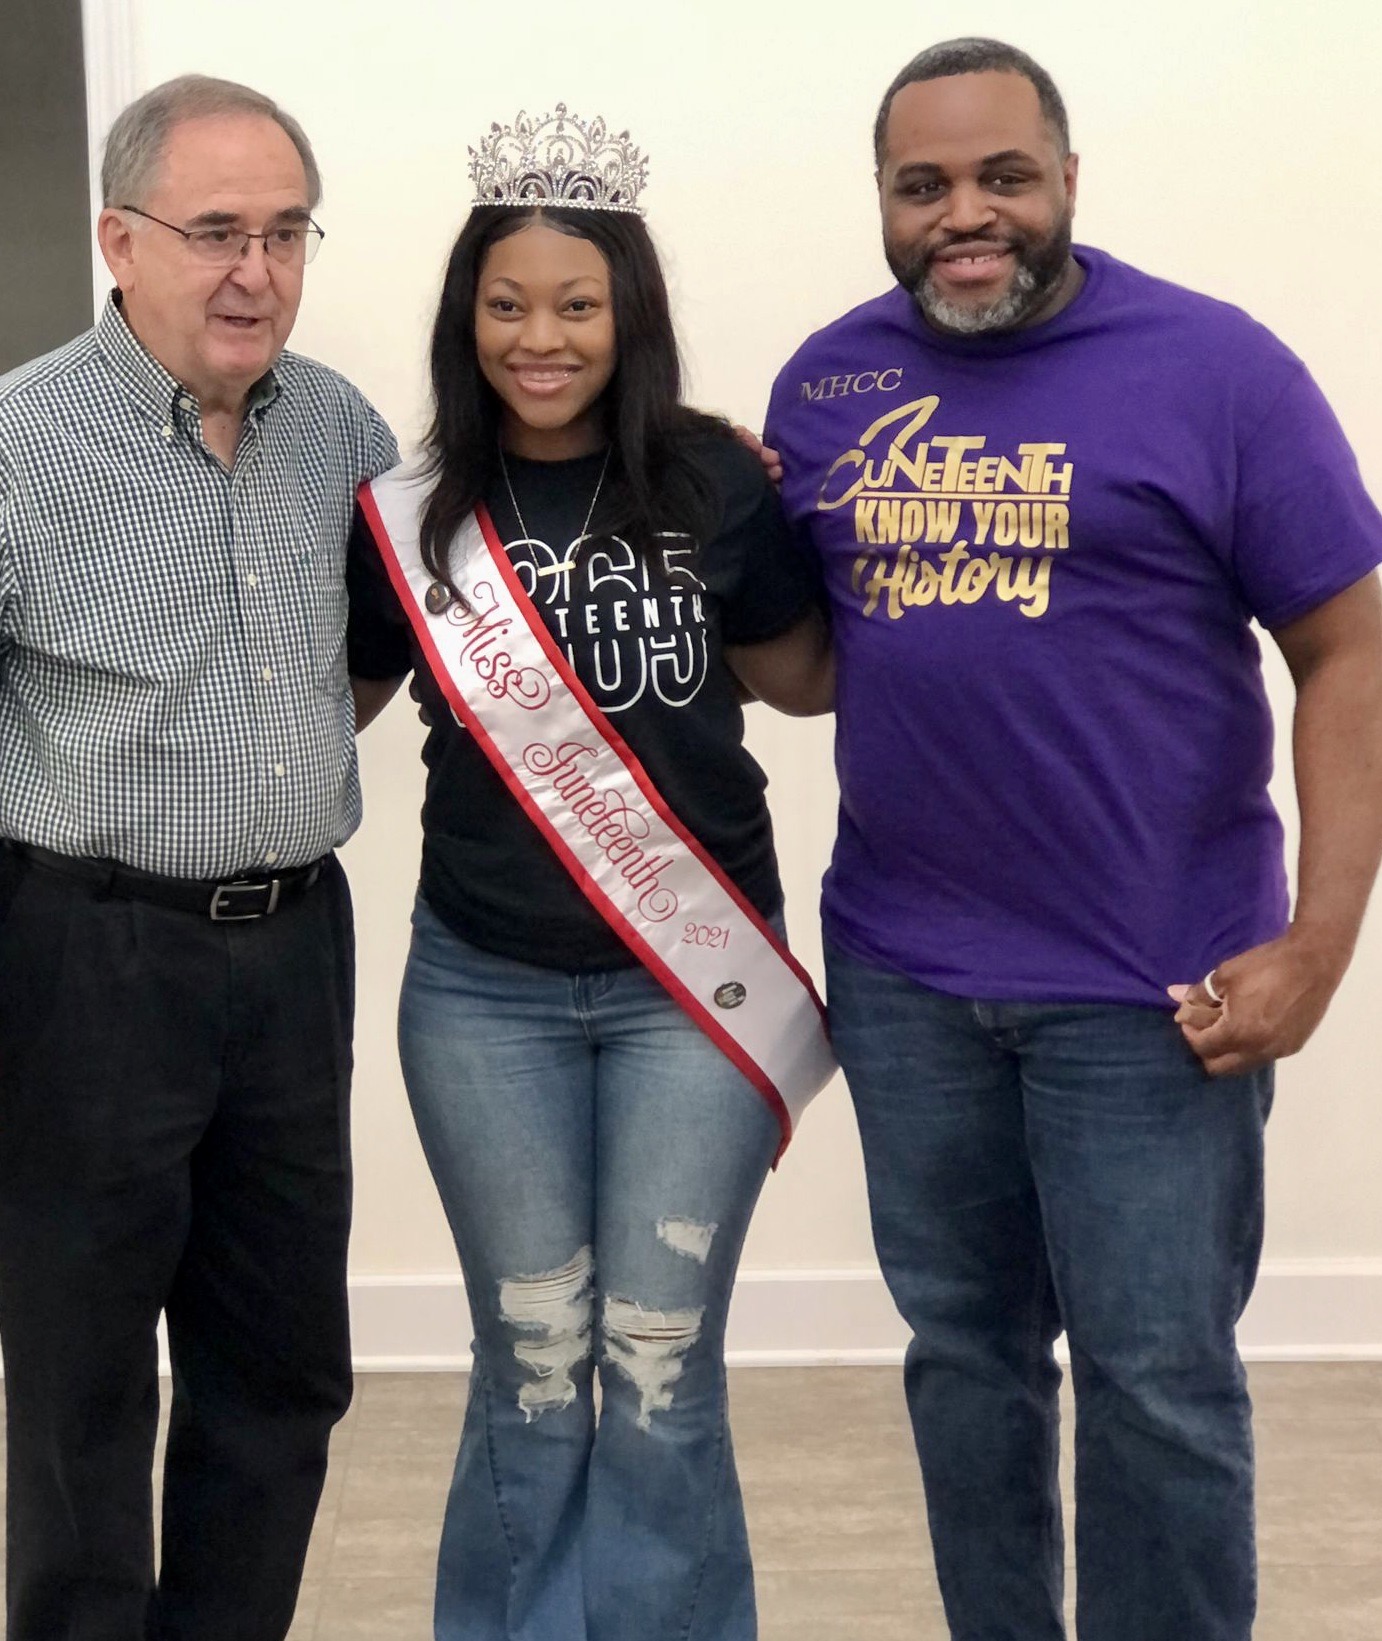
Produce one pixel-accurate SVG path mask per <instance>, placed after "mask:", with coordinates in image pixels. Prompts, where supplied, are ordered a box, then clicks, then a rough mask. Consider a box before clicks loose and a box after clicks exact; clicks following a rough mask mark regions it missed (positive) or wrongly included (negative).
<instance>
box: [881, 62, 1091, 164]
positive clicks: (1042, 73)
mask: <svg viewBox="0 0 1382 1641" xmlns="http://www.w3.org/2000/svg"><path fill="white" fill-rule="evenodd" d="M995 72H996V73H999V74H1020V75H1021V76H1022V78H1023V79H1024V80H1028V81H1030V82H1031V85H1032V88H1033V90H1034V91H1035V92H1036V94H1037V102H1038V103H1039V104H1040V107H1041V112H1042V114H1043V115H1044V116H1045V119H1046V123H1047V125H1049V126H1050V127H1051V133H1052V135H1053V136H1054V137H1055V139H1056V146H1057V148H1058V149H1059V150H1060V156H1061V158H1062V159H1065V158H1066V157H1067V156H1068V155H1069V153H1070V120H1069V118H1068V116H1067V115H1066V112H1065V103H1064V102H1063V101H1062V99H1061V94H1060V92H1059V91H1057V90H1056V82H1055V81H1054V80H1053V79H1052V78H1051V76H1050V75H1049V74H1048V73H1047V72H1046V70H1045V69H1044V68H1043V67H1042V66H1041V64H1040V63H1038V62H1035V61H1034V60H1033V59H1032V58H1030V57H1029V56H1028V55H1027V53H1026V52H1025V51H1019V50H1018V49H1017V47H1016V46H1010V45H1005V44H1004V42H1003V41H1002V40H986V39H982V38H980V37H977V36H971V37H970V38H967V39H961V40H942V41H941V43H940V44H939V45H936V46H928V47H927V48H926V50H925V51H923V52H921V53H920V55H919V56H916V57H913V58H912V60H911V62H910V63H908V64H907V66H906V68H904V69H902V70H901V71H900V72H899V73H898V75H897V78H896V79H895V80H894V81H893V83H892V84H891V85H890V86H889V87H888V89H887V90H886V91H885V92H884V93H883V101H882V102H881V103H880V104H879V106H878V118H877V119H876V120H875V121H874V122H873V157H874V162H875V163H876V164H878V165H882V163H883V148H884V145H885V142H886V140H887V135H888V115H889V114H890V113H891V112H892V106H893V98H894V97H895V96H896V95H897V94H898V92H899V91H901V90H902V88H903V86H907V85H917V84H919V83H920V82H921V81H923V80H948V79H950V78H951V76H952V75H955V74H988V73H995Z"/></svg>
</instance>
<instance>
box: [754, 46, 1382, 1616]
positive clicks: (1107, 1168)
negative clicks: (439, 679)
mask: <svg viewBox="0 0 1382 1641" xmlns="http://www.w3.org/2000/svg"><path fill="white" fill-rule="evenodd" d="M875 141H876V150H877V160H878V188H879V198H880V203H881V207H882V216H883V238H884V246H885V249H886V252H887V257H888V262H889V265H890V267H891V268H892V270H893V273H894V275H895V276H896V279H897V287H896V288H895V289H894V290H891V291H889V292H888V293H887V294H886V295H885V296H882V297H880V298H878V299H877V300H875V301H872V302H868V303H865V304H864V305H863V306H862V307H860V308H857V309H855V310H854V311H853V312H851V313H849V314H846V315H845V316H844V317H843V318H842V319H840V320H838V321H836V322H835V323H834V324H832V325H829V326H827V327H826V329H824V330H823V331H821V332H819V333H818V334H817V335H815V336H813V337H811V338H810V339H809V340H808V341H807V342H806V343H805V345H804V346H803V347H802V348H801V349H800V350H799V351H798V353H797V354H796V355H795V356H794V358H793V359H792V360H791V361H790V362H789V363H788V365H787V366H786V368H785V369H784V370H783V372H782V374H781V376H780V377H779V378H778V381H777V384H776V387H775V389H774V393H773V399H772V405H771V408H770V411H769V419H768V428H767V433H766V435H765V437H766V441H767V443H768V444H769V445H770V446H773V447H775V448H776V449H778V450H779V451H780V452H781V455H782V459H783V463H784V469H785V478H784V498H785V501H786V504H787V507H788V510H789V512H790V513H791V514H792V516H793V517H794V518H795V519H796V520H797V521H798V522H799V523H800V524H801V526H802V527H803V528H804V529H805V531H806V532H807V533H808V534H809V536H810V538H811V540H812V542H813V544H814V546H815V549H816V550H817V552H818V553H819V555H820V558H821V561H822V564H823V569H824V575H825V578H826V582H827V585H828V588H829V592H830V597H831V602H832V606H833V610H834V625H835V644H836V653H837V661H838V706H837V711H838V743H837V763H838V770H839V777H840V788H841V804H840V835H839V841H838V844H837V847H836V850H835V855H834V860H833V862H832V865H831V868H830V872H829V875H828V877H827V879H826V886H825V895H824V906H823V910H824V917H825V924H826V935H827V968H828V977H829V986H830V991H829V1000H830V1009H831V1014H832V1020H833V1029H834V1034H835V1044H836V1047H837V1049H838V1052H839V1056H840V1059H841V1062H842V1064H843V1066H844V1069H845V1072H846V1075H847V1077H848V1079H849V1084H850V1088H851V1091H852V1094H853V1098H854V1101H855V1104H856V1107H857V1110H858V1116H859V1123H860V1128H861V1131H862V1135H863V1142H864V1153H865V1160H866V1164H867V1169H868V1177H869V1191H870V1204H871V1209H872V1215H873V1225H874V1233H875V1237H876V1241H877V1246H878V1251H879V1255H880V1259H881V1262H882V1266H883V1270H884V1274H885V1275H886V1277H887V1280H888V1283H889V1287H890V1289H891V1291H892V1294H893V1296H894V1298H895V1300H896V1302H897V1304H898V1307H899V1309H900V1310H901V1312H902V1314H903V1315H904V1316H905V1318H906V1319H907V1321H908V1323H909V1324H910V1326H911V1328H912V1329H913V1333H914V1338H913V1341H912V1344H911V1346H910V1348H909V1350H908V1354H907V1367H906V1388H907V1396H908V1401H909V1405H910V1409H911V1415H912V1421H913V1425H914V1429H915V1434H916V1441H917V1447H918V1451H919V1453H920V1456H921V1463H922V1471H923V1476H924V1480H925V1486H926V1495H927V1506H928V1513H929V1518H930V1525H931V1533H932V1540H933V1546H934V1550H935V1557H936V1565H937V1570H938V1573H939V1577H940V1584H941V1590H942V1594H943V1596H944V1600H945V1606H946V1612H947V1615H948V1618H949V1622H950V1626H951V1633H952V1635H954V1636H955V1637H956V1638H959V1641H1058V1638H1059V1637H1061V1636H1062V1635H1063V1634H1064V1627H1063V1619H1062V1561H1063V1556H1062V1524H1061V1515H1060V1502H1059V1491H1058V1488H1057V1479H1056V1465H1057V1453H1058V1439H1057V1399H1056V1391H1057V1385H1058V1382H1059V1377H1060V1375H1059V1371H1058V1369H1057V1367H1056V1364H1055V1360H1054V1356H1053V1348H1052V1347H1053V1343H1054V1341H1055V1339H1056V1337H1057V1335H1058V1333H1059V1332H1060V1331H1061V1330H1062V1329H1064V1330H1065V1331H1066V1333H1067V1335H1068V1338H1069V1344H1070V1352H1071V1367H1072V1374H1073V1378H1074V1386H1075V1395H1076V1409H1077V1429H1076V1454H1077V1476H1076V1490H1077V1498H1078V1503H1079V1514H1078V1521H1077V1529H1076V1530H1077V1552H1078V1570H1079V1591H1078V1623H1079V1633H1080V1637H1081V1641H1247V1638H1248V1636H1249V1634H1250V1632H1251V1627H1252V1621H1253V1613H1254V1607H1255V1600H1256V1593H1255V1572H1254V1569H1255V1557H1254V1547H1253V1460H1252V1438H1251V1429H1250V1408H1249V1401H1248V1396H1247V1391H1246V1388H1245V1383H1244V1374H1243V1368H1242V1364H1241V1361H1240V1359H1239V1357H1238V1354H1237V1351H1236V1348H1235V1343H1234V1328H1235V1324H1236V1322H1237V1320H1238V1318H1239V1316H1240V1314H1241V1312H1242V1310H1243V1307H1244V1305H1245V1304H1246V1302H1247V1299H1248V1295H1249V1293H1250V1291H1251V1289H1252V1285H1253V1281H1254V1277H1255V1274H1256V1267H1257V1259H1258V1254H1259V1249H1260V1245H1261V1233H1262V1142H1263V1128H1264V1124H1265V1122H1266V1118H1267V1112H1268V1107H1269V1105H1270V1102H1271V1095H1272V1065H1273V1062H1274V1061H1275V1060H1277V1059H1278V1058H1280V1057H1281V1056H1283V1055H1286V1054H1292V1053H1294V1052H1295V1051H1296V1050H1297V1049H1299V1048H1300V1047H1301V1045H1302V1044H1303V1043H1304V1042H1305V1041H1306V1039H1307V1038H1308V1037H1309V1036H1310V1033H1311V1032H1312V1031H1313V1030H1314V1028H1315V1027H1316V1026H1317V1025H1318V1023H1319V1021H1320V1019H1321V1017H1322V1015H1323V1014H1324V1011H1325V1008H1326V1006H1327V1004H1328V1002H1329V999H1330V997H1331V996H1332V994H1333V992H1334V990H1335V988H1336V986H1337V985H1338V983H1339V980H1340V978H1341V977H1342V975H1343V973H1344V970H1345V967H1346V966H1347V964H1348V961H1349V958H1350V956H1351V953H1352V950H1353V945H1354V942H1355V939H1356V937H1357V934H1358V930H1359V926H1360V923H1361V920H1362V916H1363V911H1364V907H1365V904H1366V900H1367V896H1368V892H1369V889H1370V887H1371V884H1372V880H1373V877H1374V874H1375V872H1376V869H1377V864H1378V858H1379V853H1382V599H1379V593H1378V584H1377V579H1376V575H1375V567H1376V565H1377V563H1378V561H1379V559H1382V519H1380V518H1379V516H1378V513H1377V510H1376V509H1375V507H1374V506H1373V504H1372V503H1371V501H1370V500H1369V499H1368V497H1367V495H1366V494H1365V492H1364V489H1363V486H1362V482H1361V479H1360V477H1359V473H1358V469H1357V464H1356V462H1355V461H1354V458H1353V456H1352V454H1351V452H1350V451H1349V449H1348V446H1347V444H1346V442H1345V440H1344V437H1343V434H1342V433H1341V431H1340V429H1339V427H1338V424H1337V422H1336V421H1335V419H1334V417H1333V415H1332V414H1331V412H1330V411H1329V408H1328V407H1327V405H1326V404H1325V402H1324V400H1323V399H1322V397H1321V396H1320V394H1319V391H1318V389H1317V388H1316V387H1315V386H1314V384H1313V382H1312V381H1311V379H1310V377H1309V375H1308V373H1307V372H1306V370H1305V368H1304V366H1303V365H1302V364H1301V363H1300V361H1299V360H1297V359H1296V358H1295V357H1294V356H1293V355H1292V354H1291V353H1290V352H1289V351H1288V350H1287V349H1286V348H1285V347H1284V346H1283V345H1282V344H1281V343H1280V342H1278V341H1277V340H1276V339H1275V338H1274V337H1272V336H1271V335H1270V334H1269V333H1268V332H1267V331H1265V330H1264V329H1263V328H1262V327H1261V326H1259V325H1257V324H1256V323H1255V322H1254V321H1252V320H1251V319H1249V318H1248V317H1247V315H1245V314H1244V313H1242V312H1240V311H1239V310H1237V309H1235V308H1232V307H1229V306H1227V305H1225V304H1223V303H1220V302H1215V301H1211V300H1210V299H1209V298H1207V297H1203V296H1199V295H1196V294H1194V293H1192V292H1189V291H1186V290H1183V289H1180V288H1179V287H1176V286H1174V285H1171V284H1168V283H1166V282H1164V281H1161V280H1158V279H1154V278H1151V277H1150V276H1148V275H1146V274H1143V273H1140V272H1138V271H1136V270H1135V269H1132V268H1130V267H1128V266H1126V265H1125V264H1123V263H1120V262H1118V261H1116V260H1115V259H1114V258H1112V257H1110V256H1108V255H1106V254H1104V253H1103V252H1100V251H1095V250H1090V249H1086V248H1084V247H1082V246H1074V247H1072V244H1071V218H1072V213H1073V208H1074V201H1075V186H1076V172H1077V162H1076V158H1075V156H1074V155H1073V154H1072V153H1071V152H1070V144H1069V135H1068V125H1067V121H1066V115H1065V110H1064V107H1063V106H1062V103H1061V99H1060V95H1059V93H1058V92H1057V90H1056V87H1055V86H1054V84H1053V83H1052V82H1051V80H1050V78H1049V76H1047V75H1046V74H1045V73H1044V72H1043V70H1042V69H1040V68H1039V67H1038V66H1037V65H1036V64H1035V63H1034V62H1032V61H1031V59H1030V58H1028V57H1026V56H1025V55H1023V54H1022V53H1020V52H1017V51H1015V50H1013V49H1012V48H1010V47H1007V46H1004V45H1001V44H999V43H998V42H995V41H985V40H962V41H952V42H948V43H946V44H944V45H940V46H936V47H933V48H932V49H931V50H929V51H927V52H924V53H923V54H922V55H921V56H920V57H918V58H917V59H916V60H915V61H914V62H912V63H910V64H909V65H908V66H907V67H906V68H905V69H904V70H903V71H902V72H901V73H900V74H899V75H898V77H897V79H896V80H895V81H894V83H893V84H892V86H891V87H889V89H888V92H887V95H886V96H885V97H884V99H883V104H882V107H881V109H880V111H879V116H878V124H877V128H876V132H875ZM1253 619H1256V620H1257V621H1258V622H1259V623H1260V624H1261V626H1262V627H1264V628H1265V629H1266V630H1267V631H1268V632H1270V634H1271V636H1272V638H1273V640H1274V641H1275V642H1276V644H1277V645H1278V646H1279V647H1280V649H1281V651H1282V653H1283V655H1284V657H1285V659H1286V662H1287V664H1288V666H1289V668H1290V671H1291V673H1292V676H1293V678H1294V681H1295V685H1296V691H1297V700H1296V713H1295V765H1296V784H1297V789H1298V792H1299V796H1300V808H1301V834H1302V836H1301V852H1300V869H1299V887H1298V895H1297V900H1296V905H1295V909H1294V914H1293V915H1292V913H1291V911H1290V908H1289V906H1288V901H1287V890H1286V876H1285V871H1284V867H1283V859H1282V831H1281V826H1280V822H1279V820H1278V818H1277V815H1276V813H1275V811H1274V809H1273V807H1272V805H1271V802H1270V800H1269V798H1268V796H1267V781H1268V777H1269V775H1270V772H1271V752H1272V725H1271V719H1270V714H1269V710H1268V705H1267V699H1266V694H1265V691H1264V687H1263V682H1262V675H1261V667H1260V655H1259V651H1258V646H1257V642H1256V640H1255V638H1254V637H1253V633H1252V630H1251V627H1250V622H1251V621H1252V620H1253ZM1200 976H1204V977H1205V978H1204V979H1200V978H1199V977H1200Z"/></svg>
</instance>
